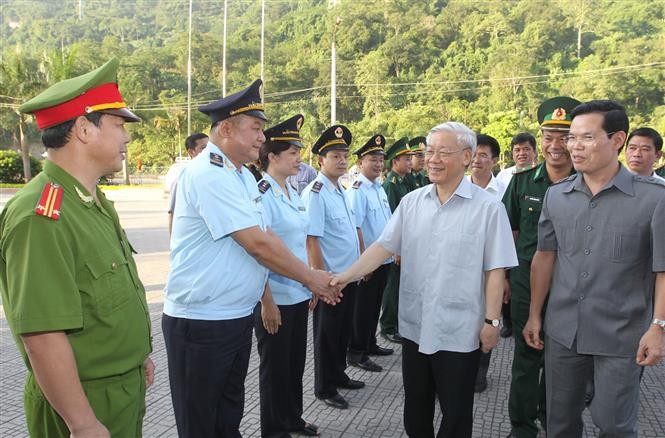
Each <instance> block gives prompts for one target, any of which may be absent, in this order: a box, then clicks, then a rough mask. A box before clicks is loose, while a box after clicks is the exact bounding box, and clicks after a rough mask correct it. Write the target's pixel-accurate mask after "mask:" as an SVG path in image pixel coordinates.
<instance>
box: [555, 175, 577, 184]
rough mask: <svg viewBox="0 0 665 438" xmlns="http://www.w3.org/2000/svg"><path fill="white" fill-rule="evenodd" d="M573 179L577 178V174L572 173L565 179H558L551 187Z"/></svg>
mask: <svg viewBox="0 0 665 438" xmlns="http://www.w3.org/2000/svg"><path fill="white" fill-rule="evenodd" d="M575 178H577V174H576V173H573V174H572V175H568V176H567V177H565V178H563V179H560V180H558V181H554V182H553V183H552V185H553V186H554V185H557V184H561V183H565V182H568V181H573V180H574V179H575Z"/></svg>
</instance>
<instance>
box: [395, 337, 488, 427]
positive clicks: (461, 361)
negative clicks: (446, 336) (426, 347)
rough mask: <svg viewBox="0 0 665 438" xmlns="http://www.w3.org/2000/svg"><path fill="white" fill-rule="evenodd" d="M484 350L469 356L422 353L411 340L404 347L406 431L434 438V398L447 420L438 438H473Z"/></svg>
mask: <svg viewBox="0 0 665 438" xmlns="http://www.w3.org/2000/svg"><path fill="white" fill-rule="evenodd" d="M479 358H480V349H478V350H475V351H472V352H469V353H457V352H452V351H437V352H436V353H434V354H423V353H420V352H418V344H416V343H415V342H413V341H409V340H408V339H405V340H404V343H403V344H402V378H403V379H404V430H405V431H406V433H407V435H408V436H410V437H415V438H433V437H434V427H433V425H432V423H433V421H434V397H435V395H436V396H438V398H439V405H440V407H441V412H442V413H443V418H442V420H441V426H440V427H439V431H438V433H437V434H436V436H437V438H471V433H472V430H473V387H474V381H475V379H476V372H477V370H478V360H479Z"/></svg>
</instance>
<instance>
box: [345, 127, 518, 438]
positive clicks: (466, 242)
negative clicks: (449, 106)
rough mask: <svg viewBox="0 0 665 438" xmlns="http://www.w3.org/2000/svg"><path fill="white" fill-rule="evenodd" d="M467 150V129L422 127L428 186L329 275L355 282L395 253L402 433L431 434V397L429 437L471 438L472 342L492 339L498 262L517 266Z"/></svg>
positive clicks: (498, 211) (471, 136) (488, 343)
mask: <svg viewBox="0 0 665 438" xmlns="http://www.w3.org/2000/svg"><path fill="white" fill-rule="evenodd" d="M475 148H476V134H475V133H474V132H473V131H471V130H470V129H469V128H467V127H466V126H465V125H463V124H461V123H457V122H446V123H442V124H441V125H438V126H436V127H434V128H432V130H430V132H429V134H428V135H427V147H426V150H425V159H426V166H427V169H428V175H429V178H430V181H431V182H432V183H433V184H431V185H428V186H426V187H423V188H420V189H417V190H414V191H413V192H411V193H409V194H408V195H406V196H405V197H404V198H402V201H401V202H400V205H399V207H398V208H397V209H396V210H395V212H394V214H393V216H392V218H391V219H390V221H389V222H388V225H387V226H386V228H385V229H384V231H383V233H382V234H381V236H380V237H379V239H378V240H377V241H376V242H375V243H374V244H372V246H370V247H369V248H368V249H367V250H366V251H365V252H364V253H363V254H362V255H361V257H360V259H359V260H358V261H357V262H356V263H354V264H353V265H352V266H351V267H350V268H349V269H347V270H346V271H345V272H343V273H340V274H338V275H337V276H336V277H335V278H334V279H333V283H338V284H346V283H348V282H351V281H355V280H358V279H359V278H362V277H363V276H364V275H366V274H367V273H369V272H372V271H373V270H374V269H376V267H377V266H379V265H380V264H381V263H383V261H384V260H385V259H386V258H387V257H390V255H391V254H398V255H400V256H401V275H402V277H401V283H400V290H399V300H400V302H399V332H400V333H401V334H402V336H403V337H404V338H405V340H404V344H403V350H402V376H403V380H404V397H405V402H404V426H405V430H406V433H407V434H408V435H409V436H412V437H423V436H434V435H435V434H434V428H433V420H434V400H435V396H438V399H439V404H440V406H441V410H442V412H443V419H442V422H441V426H440V430H439V432H438V435H439V436H445V437H447V436H450V437H459V438H465V437H471V433H472V428H473V389H474V381H475V377H476V371H477V369H478V360H479V357H480V352H481V345H482V350H483V351H489V350H491V349H492V348H494V347H495V346H496V344H497V342H498V340H499V320H500V318H501V301H502V297H503V279H504V269H505V268H510V267H513V266H516V265H517V256H516V254H515V245H514V243H513V238H512V233H511V230H510V224H509V222H508V216H507V214H506V211H505V209H504V207H503V205H502V204H501V202H500V201H499V200H498V199H497V198H496V197H495V196H493V195H491V194H489V193H487V192H486V191H484V190H483V189H481V188H480V187H477V186H475V185H473V184H471V183H470V182H469V181H468V180H467V179H466V178H465V177H464V172H465V170H466V168H467V167H468V166H469V164H470V163H471V159H472V157H473V154H474V152H475ZM407 236H408V238H406V237H407Z"/></svg>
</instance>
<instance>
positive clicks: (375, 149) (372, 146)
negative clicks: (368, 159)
mask: <svg viewBox="0 0 665 438" xmlns="http://www.w3.org/2000/svg"><path fill="white" fill-rule="evenodd" d="M385 146H386V138H385V137H384V136H383V135H381V134H376V135H373V136H372V137H371V138H370V139H369V140H367V143H365V144H364V145H362V146H361V147H360V148H358V149H357V150H356V151H355V152H354V154H355V155H357V156H358V158H361V157H364V156H365V155H386V152H385V151H384V150H383V148H384V147H385Z"/></svg>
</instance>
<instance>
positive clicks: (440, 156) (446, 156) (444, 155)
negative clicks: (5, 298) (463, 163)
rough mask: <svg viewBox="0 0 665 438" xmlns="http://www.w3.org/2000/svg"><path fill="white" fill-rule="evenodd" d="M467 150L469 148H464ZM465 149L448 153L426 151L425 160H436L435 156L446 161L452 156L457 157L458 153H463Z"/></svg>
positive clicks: (443, 151)
mask: <svg viewBox="0 0 665 438" xmlns="http://www.w3.org/2000/svg"><path fill="white" fill-rule="evenodd" d="M464 149H467V148H464ZM464 149H457V150H456V151H446V150H443V149H442V150H438V151H431V150H429V149H428V150H426V151H425V158H427V159H428V160H429V159H430V158H434V156H438V157H439V158H442V159H445V158H448V157H450V156H452V155H455V154H456V153H458V152H462V151H463V150H464Z"/></svg>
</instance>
